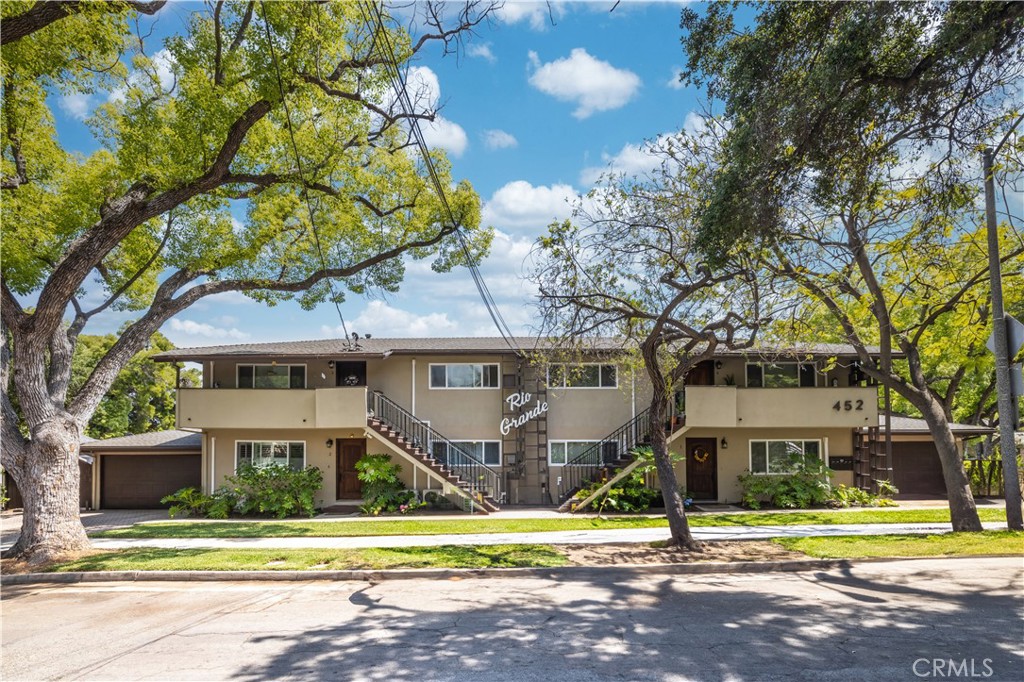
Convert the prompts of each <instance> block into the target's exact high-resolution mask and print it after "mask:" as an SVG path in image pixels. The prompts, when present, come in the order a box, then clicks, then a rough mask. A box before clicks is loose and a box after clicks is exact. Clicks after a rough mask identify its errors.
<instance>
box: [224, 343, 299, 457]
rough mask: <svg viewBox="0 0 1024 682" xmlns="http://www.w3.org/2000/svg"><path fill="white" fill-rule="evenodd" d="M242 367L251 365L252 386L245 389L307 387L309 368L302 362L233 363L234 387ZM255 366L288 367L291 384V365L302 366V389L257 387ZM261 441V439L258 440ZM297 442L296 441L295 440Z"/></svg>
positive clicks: (278, 389) (275, 389)
mask: <svg viewBox="0 0 1024 682" xmlns="http://www.w3.org/2000/svg"><path fill="white" fill-rule="evenodd" d="M242 367H252V368H253V370H252V388H251V389H246V390H254V391H284V390H288V391H295V390H304V389H306V388H308V387H309V368H308V367H307V366H306V363H304V362H276V363H275V362H239V363H236V364H235V388H239V384H240V383H241V381H240V380H241V373H242V372H241V369H242ZM257 367H287V368H288V383H289V384H291V374H292V370H291V368H292V367H301V368H302V389H295V388H292V387H291V386H290V385H289V386H288V388H287V389H283V388H257V386H256V368H257ZM260 442H263V441H260ZM296 442H297V441H296Z"/></svg>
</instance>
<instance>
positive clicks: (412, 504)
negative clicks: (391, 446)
mask: <svg viewBox="0 0 1024 682" xmlns="http://www.w3.org/2000/svg"><path fill="white" fill-rule="evenodd" d="M401 470H402V467H401V466H399V465H398V464H395V463H393V462H392V461H391V457H390V456H388V455H364V456H363V457H362V458H360V460H359V461H358V462H356V471H357V472H359V473H358V476H359V480H360V481H361V482H362V484H363V499H364V500H365V503H364V504H363V505H362V506H361V507H360V508H359V509H360V511H362V512H363V513H364V514H368V515H371V516H377V515H379V514H383V513H394V512H401V513H403V514H405V513H408V512H410V511H412V510H414V509H417V508H419V507H422V506H423V505H422V504H419V503H417V502H416V493H415V492H413V491H412V490H408V489H406V487H405V484H403V483H402V480H401V479H400V478H399V477H398V472H400V471H401Z"/></svg>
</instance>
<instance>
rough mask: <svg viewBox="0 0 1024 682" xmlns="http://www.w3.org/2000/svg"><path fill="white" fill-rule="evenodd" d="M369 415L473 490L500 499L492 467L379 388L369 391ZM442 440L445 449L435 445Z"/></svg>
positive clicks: (497, 479) (499, 486)
mask: <svg viewBox="0 0 1024 682" xmlns="http://www.w3.org/2000/svg"><path fill="white" fill-rule="evenodd" d="M370 416H371V417H373V418H374V419H377V420H379V421H380V422H381V423H382V424H387V425H388V426H389V427H391V429H393V430H394V431H395V432H397V433H399V434H401V436H402V437H403V438H404V439H405V440H406V441H407V442H408V443H409V444H410V445H412V446H413V447H418V448H420V449H421V450H423V452H425V453H426V454H427V456H428V457H430V458H432V459H434V460H435V461H437V462H438V463H440V464H442V465H444V466H445V467H447V468H448V469H449V470H451V472H452V473H453V474H454V475H456V476H458V477H459V479H461V481H462V483H464V484H465V485H466V486H467V488H468V489H469V492H470V493H472V494H474V495H475V494H477V493H482V494H484V495H486V496H488V497H490V498H491V499H493V500H500V499H502V486H501V483H502V481H501V476H500V475H499V474H498V472H496V471H495V470H494V469H491V468H490V467H489V466H487V465H486V464H484V463H483V462H481V461H480V460H478V459H477V458H476V457H474V456H473V455H472V454H470V453H468V452H466V451H465V450H463V449H462V448H460V447H459V446H457V445H456V444H455V443H453V442H452V441H451V440H449V439H448V438H446V437H444V436H443V435H441V434H440V433H438V432H437V431H436V430H435V429H433V428H431V426H430V425H429V424H427V423H426V422H424V421H421V420H419V419H417V418H416V417H415V416H414V415H413V414H412V413H411V412H409V411H408V410H406V409H405V408H403V407H401V406H400V405H399V404H398V403H396V402H395V401H393V400H391V399H390V398H388V397H387V396H385V395H384V394H383V393H381V392H380V391H374V392H373V394H372V403H371V404H370ZM439 444H443V446H444V448H443V450H444V452H438V451H437V446H438V445H439Z"/></svg>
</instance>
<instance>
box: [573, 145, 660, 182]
mask: <svg viewBox="0 0 1024 682" xmlns="http://www.w3.org/2000/svg"><path fill="white" fill-rule="evenodd" d="M601 161H602V162H603V165H600V166H588V167H586V168H584V169H583V170H582V171H581V172H580V182H581V183H582V184H584V185H593V184H594V183H596V182H597V181H598V180H599V179H600V178H601V175H602V174H604V173H612V174H616V175H618V174H620V173H624V174H626V175H642V174H644V173H647V172H650V171H652V170H654V169H655V168H657V167H658V166H659V165H660V164H661V159H659V158H658V157H657V156H655V155H653V154H651V150H650V145H649V144H648V143H646V142H645V143H642V144H630V143H626V144H625V145H623V147H622V149H621V150H619V153H618V154H615V155H614V156H612V155H609V154H608V153H607V152H604V153H602V154H601Z"/></svg>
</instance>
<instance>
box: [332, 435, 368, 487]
mask: <svg viewBox="0 0 1024 682" xmlns="http://www.w3.org/2000/svg"><path fill="white" fill-rule="evenodd" d="M337 448H338V457H337V460H338V462H337V471H338V499H339V500H358V499H359V498H361V497H362V496H363V490H362V484H361V483H360V482H359V476H358V475H357V472H356V462H358V461H359V460H360V459H361V458H362V457H363V455H365V454H366V440H365V439H364V438H349V439H344V440H343V439H338V444H337Z"/></svg>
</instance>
